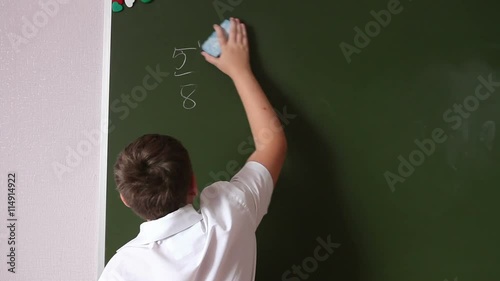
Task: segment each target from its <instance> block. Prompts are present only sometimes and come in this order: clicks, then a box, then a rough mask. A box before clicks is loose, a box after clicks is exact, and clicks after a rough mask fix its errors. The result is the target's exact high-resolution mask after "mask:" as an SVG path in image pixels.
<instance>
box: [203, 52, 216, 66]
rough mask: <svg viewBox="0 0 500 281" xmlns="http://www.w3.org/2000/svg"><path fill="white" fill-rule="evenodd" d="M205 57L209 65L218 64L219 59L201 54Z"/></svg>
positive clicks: (204, 53)
mask: <svg viewBox="0 0 500 281" xmlns="http://www.w3.org/2000/svg"><path fill="white" fill-rule="evenodd" d="M201 54H202V55H203V57H205V60H206V61H208V62H209V63H211V64H213V65H216V64H217V58H214V57H212V56H211V55H209V54H207V53H206V52H201Z"/></svg>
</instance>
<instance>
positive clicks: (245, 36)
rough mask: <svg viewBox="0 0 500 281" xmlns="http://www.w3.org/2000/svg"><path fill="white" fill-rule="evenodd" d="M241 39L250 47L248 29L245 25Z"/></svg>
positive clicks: (243, 25)
mask: <svg viewBox="0 0 500 281" xmlns="http://www.w3.org/2000/svg"><path fill="white" fill-rule="evenodd" d="M241 37H242V42H243V44H244V45H248V37H247V28H246V26H245V24H243V23H242V24H241Z"/></svg>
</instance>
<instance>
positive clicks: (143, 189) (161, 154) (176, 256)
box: [99, 18, 287, 281]
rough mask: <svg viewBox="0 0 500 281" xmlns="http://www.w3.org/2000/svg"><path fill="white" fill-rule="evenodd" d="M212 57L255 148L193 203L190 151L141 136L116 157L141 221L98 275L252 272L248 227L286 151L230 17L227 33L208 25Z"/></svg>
mask: <svg viewBox="0 0 500 281" xmlns="http://www.w3.org/2000/svg"><path fill="white" fill-rule="evenodd" d="M214 29H215V31H216V32H217V36H218V39H219V42H220V45H221V50H222V54H221V56H220V57H219V58H214V57H211V56H210V55H208V54H206V53H204V52H203V53H202V55H203V56H204V57H205V59H206V60H207V61H208V62H209V63H211V64H213V65H215V66H216V67H217V68H219V69H220V70H221V71H222V72H224V73H225V74H227V75H228V76H229V77H230V78H231V79H232V80H233V82H234V84H235V86H236V89H237V91H238V94H239V96H240V98H241V101H242V102H243V106H244V108H245V112H246V114H247V118H248V121H249V123H250V128H251V131H252V135H253V138H254V140H255V145H256V151H255V152H253V154H252V155H251V156H250V157H249V158H248V160H247V162H246V164H245V165H244V166H243V168H242V169H241V170H240V171H239V172H238V173H237V174H236V175H235V176H234V177H233V178H232V179H231V180H230V181H229V182H224V181H219V182H216V183H213V184H212V185H210V186H208V187H206V188H205V189H204V190H203V191H202V193H201V195H200V210H199V211H198V212H197V211H196V210H195V209H194V208H193V206H192V202H193V199H194V198H195V197H196V195H197V190H198V189H197V186H196V180H195V178H194V175H193V171H192V169H191V162H190V160H189V155H188V153H187V151H186V149H185V148H184V147H183V146H182V144H181V143H180V142H179V141H177V140H176V139H174V138H172V137H169V136H162V135H145V136H142V137H140V138H139V139H137V140H136V141H134V142H133V143H131V144H129V145H128V146H127V147H126V148H125V149H124V150H123V151H122V152H121V153H120V155H119V156H118V159H117V162H116V164H115V180H116V184H117V189H118V191H119V193H120V198H121V199H122V201H123V203H124V204H125V205H126V206H128V207H129V208H131V209H132V210H133V211H134V212H135V213H136V214H137V215H139V216H140V217H141V218H143V219H144V220H146V222H144V223H142V224H141V226H140V232H139V235H138V236H137V237H136V238H135V239H133V240H131V241H130V242H129V243H127V244H125V245H124V246H123V247H122V248H120V249H119V250H118V251H117V253H116V254H115V255H114V256H113V258H112V259H111V260H110V261H109V263H108V264H107V265H106V268H105V269H104V271H103V273H102V275H101V277H100V279H99V280H100V281H167V280H172V281H185V280H200V281H248V280H254V279H255V264H256V241H255V230H256V229H257V226H258V225H259V223H260V221H261V219H262V217H263V216H264V215H265V214H266V213H267V208H268V205H269V203H270V201H271V194H272V191H273V188H274V186H275V184H276V181H277V180H278V175H279V174H280V171H281V167H282V166H283V162H284V159H285V154H286V147H287V144H286V139H285V134H284V132H283V128H282V127H281V123H280V122H279V120H278V118H277V116H276V114H275V113H274V110H273V108H272V106H271V104H270V103H269V101H268V99H267V98H266V96H265V94H264V92H263V91H262V89H261V87H260V85H259V83H258V82H257V80H256V79H255V77H254V75H253V73H252V70H251V68H250V62H249V52H248V40H247V34H246V28H245V25H244V24H243V23H241V22H240V21H239V20H238V19H233V18H231V27H230V32H229V38H226V36H225V33H224V31H223V30H222V28H221V27H220V26H218V25H214Z"/></svg>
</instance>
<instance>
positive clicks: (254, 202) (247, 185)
mask: <svg viewBox="0 0 500 281" xmlns="http://www.w3.org/2000/svg"><path fill="white" fill-rule="evenodd" d="M230 183H231V184H232V185H234V186H235V187H236V188H237V189H239V190H241V191H242V194H243V196H244V198H243V200H244V202H245V205H246V206H247V209H248V211H249V213H250V216H251V217H252V220H253V221H254V223H255V227H257V226H258V225H259V224H260V222H261V220H262V218H263V217H264V215H265V214H267V209H268V207H269V204H270V203H271V197H272V193H273V189H274V184H273V179H272V177H271V174H270V173H269V171H268V170H267V168H266V167H264V165H262V164H260V163H259V162H255V161H248V162H247V163H246V164H245V165H244V166H243V168H241V170H240V171H239V172H238V173H237V174H236V175H234V177H233V178H232V179H231V181H230Z"/></svg>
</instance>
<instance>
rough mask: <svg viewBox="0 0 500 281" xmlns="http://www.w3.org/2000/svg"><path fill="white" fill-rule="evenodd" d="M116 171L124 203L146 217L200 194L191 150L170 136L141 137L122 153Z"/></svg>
mask: <svg viewBox="0 0 500 281" xmlns="http://www.w3.org/2000/svg"><path fill="white" fill-rule="evenodd" d="M114 173H115V181H116V186H117V190H118V192H119V193H120V197H121V199H122V201H123V203H125V205H127V206H128V207H130V208H131V209H132V210H133V211H134V212H135V213H136V214H137V215H138V216H140V217H141V218H143V219H145V220H155V219H158V218H161V217H163V216H165V215H167V214H169V213H171V212H173V211H176V210H177V209H179V208H180V207H183V206H185V205H186V204H188V203H192V201H193V198H194V197H195V196H196V194H197V187H196V181H195V178H194V175H193V170H192V168H191V161H190V159H189V155H188V152H187V150H186V149H185V148H184V146H183V145H182V144H181V143H180V142H179V141H178V140H176V139H175V138H172V137H170V136H165V135H158V134H149V135H144V136H142V137H140V138H138V139H137V140H135V141H134V142H132V143H131V144H129V145H128V146H127V147H126V148H125V149H124V150H123V151H121V152H120V154H119V155H118V159H117V160H116V163H115V166H114Z"/></svg>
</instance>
